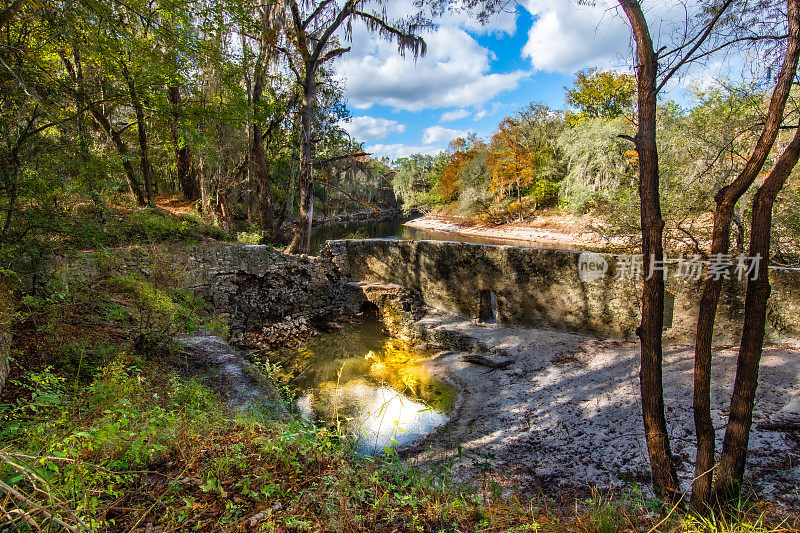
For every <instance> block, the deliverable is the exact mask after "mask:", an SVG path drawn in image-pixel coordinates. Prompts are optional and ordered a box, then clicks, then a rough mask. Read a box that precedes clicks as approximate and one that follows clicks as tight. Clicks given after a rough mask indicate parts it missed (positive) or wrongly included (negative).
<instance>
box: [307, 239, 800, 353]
mask: <svg viewBox="0 0 800 533" xmlns="http://www.w3.org/2000/svg"><path fill="white" fill-rule="evenodd" d="M320 255H321V256H323V257H326V258H330V259H331V260H332V261H333V262H334V263H335V264H336V265H337V266H338V267H339V269H340V271H341V273H342V274H343V275H345V276H349V277H351V278H352V279H354V280H362V281H368V282H380V283H396V284H398V285H401V286H403V287H405V288H407V289H409V290H412V291H418V292H419V293H420V294H421V296H422V298H423V299H424V301H425V302H426V303H427V304H430V305H433V306H435V307H439V308H441V309H444V310H447V311H451V312H455V313H459V314H464V315H468V316H473V317H477V315H478V304H479V301H480V297H481V293H482V292H483V291H489V293H490V294H491V293H493V295H494V296H495V298H494V300H495V301H496V310H495V312H496V318H497V321H498V322H502V323H507V324H526V325H530V326H534V327H543V328H550V329H559V330H567V331H576V332H584V333H591V334H596V335H605V336H615V337H633V336H634V332H635V328H636V327H637V325H638V323H639V310H640V291H641V288H640V283H641V282H638V283H637V282H635V281H634V280H632V279H625V278H624V277H623V276H618V275H617V268H616V266H617V258H616V257H615V256H610V255H606V256H603V257H604V258H605V260H606V261H607V263H608V265H609V271H608V272H607V273H606V275H605V276H602V277H601V278H599V279H597V280H596V281H592V282H582V281H581V280H580V279H579V276H578V256H579V253H578V252H567V251H560V250H537V249H532V248H520V247H513V246H488V245H479V244H465V243H454V242H440V241H397V240H387V239H364V240H341V241H329V242H328V244H327V245H326V247H325V248H324V249H323V250H322V252H321V254H320ZM674 274H675V272H674V267H673V270H671V271H670V273H669V277H668V281H667V290H668V295H667V308H668V309H667V313H665V315H668V316H665V324H667V325H669V327H668V328H667V329H666V334H667V336H668V338H671V339H673V340H684V341H691V339H693V332H694V329H695V325H696V321H697V309H698V302H699V294H700V290H701V282H700V281H691V282H687V281H683V280H682V279H679V278H678V276H675V275H674ZM770 276H771V281H772V286H773V291H772V297H771V299H770V310H769V325H768V334H769V336H770V337H771V338H773V339H774V338H780V337H794V338H797V337H800V314H799V313H798V311H800V294H799V293H800V273H798V272H797V271H787V270H772V271H771V272H770ZM618 277H619V278H620V279H617V278H618ZM484 296H486V293H484ZM743 300H744V283H741V282H738V281H736V280H732V281H729V282H726V284H725V287H724V291H723V294H722V298H721V301H720V308H719V312H718V320H717V331H716V334H717V339H718V340H723V339H735V338H736V337H737V336H739V335H740V327H741V326H740V324H741V321H742V317H743ZM670 308H671V310H672V312H671V313H670V312H669V311H670Z"/></svg>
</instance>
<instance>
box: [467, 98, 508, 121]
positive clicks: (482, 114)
mask: <svg viewBox="0 0 800 533" xmlns="http://www.w3.org/2000/svg"><path fill="white" fill-rule="evenodd" d="M502 107H503V105H502V104H500V103H497V102H494V103H492V105H491V106H490V107H489V109H481V110H480V111H478V112H477V113H475V118H474V120H475V122H478V121H479V120H483V119H484V118H486V117H489V116H492V115H494V114H495V113H497V112H498V111H500V109H501V108H502Z"/></svg>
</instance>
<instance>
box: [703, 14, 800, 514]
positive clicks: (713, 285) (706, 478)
mask: <svg viewBox="0 0 800 533" xmlns="http://www.w3.org/2000/svg"><path fill="white" fill-rule="evenodd" d="M797 4H798V0H788V24H789V38H788V41H787V48H786V54H785V56H784V60H783V65H782V67H781V72H780V76H779V79H778V83H777V85H776V86H775V89H774V91H773V93H772V97H771V99H770V105H769V110H768V114H767V118H766V120H765V125H764V129H763V130H762V131H761V135H760V136H759V139H758V141H757V142H756V146H755V147H754V149H753V152H752V154H751V155H750V158H749V159H748V161H747V164H746V165H745V168H744V169H743V170H742V172H741V173H740V174H739V175H738V176H737V177H736V179H735V180H734V181H733V182H732V183H731V184H730V185H727V186H725V187H723V188H722V189H720V191H719V192H718V193H717V195H716V197H715V201H716V209H715V212H714V227H713V230H712V242H711V256H712V257H714V256H716V257H721V256H722V255H724V254H727V253H728V251H729V249H730V237H731V223H732V219H733V215H734V210H735V208H736V203H737V202H738V201H739V199H740V198H741V197H742V195H743V194H744V193H745V192H746V191H747V189H748V188H750V186H751V185H752V184H753V182H754V181H755V179H756V178H757V177H758V174H759V172H760V171H761V169H762V168H763V166H764V163H765V161H766V159H767V156H768V155H769V152H770V150H771V149H772V146H773V144H774V143H775V139H776V137H777V135H778V130H779V127H780V124H781V122H782V120H783V110H784V107H785V105H786V100H787V98H788V97H789V91H790V90H791V86H792V80H793V79H794V76H795V73H796V71H797V63H798V54H800V20H798V5H797ZM765 260H766V258H765ZM722 283H723V279H722V278H720V279H713V278H710V277H709V278H707V279H706V281H705V283H704V285H703V294H702V296H701V298H700V309H699V314H698V319H697V335H696V338H695V368H694V399H693V411H694V421H695V431H696V433H697V455H696V459H695V479H694V482H693V483H692V497H691V501H692V506H693V507H694V508H695V509H696V510H698V511H701V512H704V511H705V510H706V509H708V507H709V505H710V503H711V496H712V484H713V469H714V461H715V457H714V456H715V447H716V443H715V439H716V436H715V431H714V426H713V423H712V420H711V361H712V349H711V347H712V344H713V334H714V322H715V320H716V313H717V304H718V303H719V297H720V293H721V291H722Z"/></svg>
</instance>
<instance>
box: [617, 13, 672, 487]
mask: <svg viewBox="0 0 800 533" xmlns="http://www.w3.org/2000/svg"><path fill="white" fill-rule="evenodd" d="M619 3H620V5H621V6H622V8H623V9H624V11H625V14H626V15H627V17H628V20H629V21H630V24H631V28H632V30H633V35H634V38H635V40H636V58H637V69H636V77H637V94H638V110H639V127H638V131H637V133H636V138H635V140H636V150H637V152H638V154H639V198H640V202H641V207H642V210H641V224H642V255H643V258H644V259H643V262H644V265H643V267H644V268H643V271H644V277H645V280H644V288H643V291H642V323H641V325H640V326H639V329H638V334H639V339H640V341H641V368H640V371H639V383H640V390H641V397H642V419H643V420H644V430H645V438H646V440H647V451H648V454H649V456H650V468H651V470H652V473H653V485H654V488H655V490H656V492H657V493H658V494H659V495H660V496H661V497H662V498H664V499H665V500H666V501H668V502H675V501H677V500H678V499H679V498H680V491H679V486H678V477H677V474H676V472H675V466H674V464H673V462H672V453H671V451H670V444H669V434H668V433H667V422H666V418H665V416H664V387H663V376H662V348H661V340H662V339H661V337H662V330H663V322H664V316H663V315H664V312H663V311H664V277H663V275H662V272H661V271H660V270H654V269H653V268H652V266H653V265H662V264H663V263H662V261H663V259H664V251H663V231H664V221H663V219H662V218H661V201H660V196H659V175H658V150H657V146H656V104H657V102H656V97H657V94H658V92H657V80H656V76H657V74H658V64H657V57H656V54H655V53H654V51H653V42H652V39H651V38H650V33H649V30H648V27H647V20H646V19H645V17H644V13H643V12H642V8H641V6H640V4H639V2H638V1H636V0H619Z"/></svg>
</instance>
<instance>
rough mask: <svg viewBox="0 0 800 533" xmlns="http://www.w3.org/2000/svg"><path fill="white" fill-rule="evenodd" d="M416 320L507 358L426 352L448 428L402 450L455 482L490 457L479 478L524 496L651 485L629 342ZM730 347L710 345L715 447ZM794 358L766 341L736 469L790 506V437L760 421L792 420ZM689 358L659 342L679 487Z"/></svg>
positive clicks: (687, 444)
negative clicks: (742, 460)
mask: <svg viewBox="0 0 800 533" xmlns="http://www.w3.org/2000/svg"><path fill="white" fill-rule="evenodd" d="M423 322H424V323H426V324H427V326H428V327H431V328H444V329H451V330H455V331H458V332H460V333H464V334H468V335H469V336H471V337H473V338H475V339H477V340H479V341H480V342H482V343H483V344H485V345H487V346H492V347H495V348H497V349H499V350H501V351H504V352H505V353H507V354H508V356H507V357H508V358H510V359H512V360H513V362H512V363H511V364H510V366H508V368H506V369H499V370H489V369H487V368H485V367H482V366H476V365H474V364H470V363H465V362H463V361H462V360H461V356H462V355H464V354H463V353H457V352H443V353H442V354H441V355H439V356H438V357H437V358H435V359H434V360H433V361H432V363H431V365H432V369H433V371H434V372H437V373H440V374H441V375H443V376H445V377H447V378H448V379H450V380H452V381H453V382H455V383H456V384H458V385H459V386H460V387H461V390H462V392H461V396H460V400H459V405H458V406H457V409H456V412H455V413H454V414H453V417H452V418H451V420H450V422H449V423H448V424H447V425H446V426H444V427H443V428H441V429H439V430H436V431H434V432H433V433H431V434H429V435H428V436H427V437H425V438H423V439H421V440H420V441H417V442H416V443H415V444H413V445H411V446H410V447H408V448H406V449H405V450H403V455H405V456H407V457H410V458H412V460H416V461H419V462H421V463H428V462H430V461H440V460H448V459H452V460H453V461H454V466H453V473H454V476H455V477H456V478H457V479H459V480H461V481H466V482H472V483H478V484H480V480H481V479H482V478H483V476H482V473H481V466H480V463H486V462H487V459H486V458H487V457H489V456H487V455H486V454H492V455H493V456H494V458H490V459H489V460H488V463H489V470H490V473H489V479H490V480H492V481H496V482H498V483H500V484H501V485H502V486H505V487H507V488H515V489H516V490H519V491H521V492H523V493H526V492H527V493H533V494H536V493H539V492H544V493H547V494H554V493H557V492H558V491H566V492H569V490H570V489H577V490H579V491H580V490H582V489H585V488H586V487H588V486H591V485H597V486H598V487H600V488H620V487H623V486H629V485H630V483H637V484H639V486H641V487H649V482H648V477H649V464H648V460H647V451H646V448H645V441H644V432H643V429H642V420H641V406H640V395H639V381H638V369H639V359H638V357H639V349H638V344H637V343H629V342H623V341H616V340H598V339H595V338H591V337H587V336H582V335H573V334H569V333H560V332H554V331H544V330H536V329H529V328H523V327H503V326H498V325H484V324H476V323H474V322H473V321H471V320H468V319H464V318H460V317H454V316H451V315H446V314H443V313H439V312H433V313H431V314H429V315H428V316H427V317H426V318H424V319H423ZM736 355H737V351H736V348H735V347H728V346H725V347H719V348H718V349H717V350H716V352H715V362H714V376H713V379H714V392H713V398H712V404H713V419H714V425H715V427H717V428H718V431H717V440H718V443H717V446H718V447H717V449H718V450H719V449H720V447H721V441H722V437H723V435H724V418H723V414H724V413H727V408H728V403H729V401H730V392H731V387H732V383H733V377H734V374H735V370H736ZM798 355H800V343H792V344H785V345H773V346H767V347H765V350H764V356H763V359H762V364H761V374H760V382H759V387H758V394H757V398H756V408H755V412H754V417H753V421H754V426H753V432H752V435H751V438H750V454H749V457H748V463H747V474H746V475H747V478H748V480H750V481H749V482H750V483H751V485H750V488H752V489H754V490H755V491H756V492H757V493H758V494H759V495H760V496H761V497H763V498H765V499H768V500H773V501H778V502H780V503H782V504H783V505H786V506H788V507H794V508H797V506H798V505H800V435H798V434H797V433H791V432H786V431H767V430H764V429H760V428H759V427H758V425H759V424H762V423H764V422H777V421H787V420H792V421H797V420H798V419H800V379H798V378H800V375H799V374H800V367H798V365H797V360H798ZM490 357H491V358H492V359H495V360H500V359H501V358H502V357H503V356H500V357H498V356H497V355H495V356H490ZM692 365H693V350H692V348H691V347H689V346H683V345H673V346H667V347H665V350H664V384H665V395H666V414H667V420H668V426H669V431H670V436H671V441H672V446H673V454H674V455H676V456H677V458H678V461H679V466H678V469H679V474H680V478H681V480H682V483H683V488H684V489H688V488H689V485H690V481H691V476H692V470H693V462H694V456H695V446H694V423H693V419H692V409H691V407H692V406H691V402H692V394H691V390H692V372H693V366H692ZM459 445H460V446H461V450H462V453H461V459H460V460H459V459H458V452H457V448H458V446H459ZM476 480H477V481H476Z"/></svg>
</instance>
